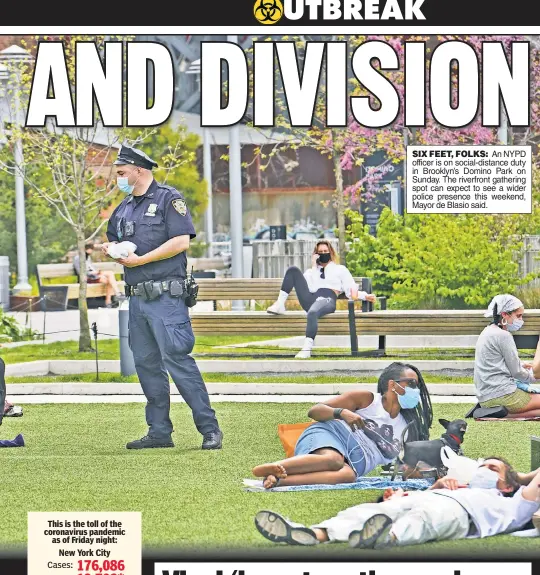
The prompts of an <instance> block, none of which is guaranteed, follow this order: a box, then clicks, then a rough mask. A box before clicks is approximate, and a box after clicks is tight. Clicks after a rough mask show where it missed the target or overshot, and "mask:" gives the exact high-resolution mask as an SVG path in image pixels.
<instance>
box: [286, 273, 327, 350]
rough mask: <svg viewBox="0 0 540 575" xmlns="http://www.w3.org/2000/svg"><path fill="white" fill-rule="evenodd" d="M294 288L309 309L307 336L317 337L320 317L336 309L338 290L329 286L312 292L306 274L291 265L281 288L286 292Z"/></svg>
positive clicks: (299, 299) (302, 303) (299, 298)
mask: <svg viewBox="0 0 540 575" xmlns="http://www.w3.org/2000/svg"><path fill="white" fill-rule="evenodd" d="M293 288H294V289H295V291H296V296H297V297H298V301H299V302H300V305H301V306H302V308H303V309H304V311H307V327H306V337H310V338H311V339H315V336H316V335H317V328H318V325H319V318H320V317H322V316H323V315H328V314H329V313H334V312H335V311H336V300H337V295H336V292H335V291H334V290H331V289H328V288H322V289H319V290H317V291H316V292H315V293H313V292H310V291H309V287H308V284H307V281H306V278H305V277H304V274H303V273H302V271H301V270H300V269H299V268H297V267H291V268H289V269H288V270H287V271H286V272H285V277H284V278H283V283H282V284H281V290H282V291H284V292H287V293H291V291H292V289H293Z"/></svg>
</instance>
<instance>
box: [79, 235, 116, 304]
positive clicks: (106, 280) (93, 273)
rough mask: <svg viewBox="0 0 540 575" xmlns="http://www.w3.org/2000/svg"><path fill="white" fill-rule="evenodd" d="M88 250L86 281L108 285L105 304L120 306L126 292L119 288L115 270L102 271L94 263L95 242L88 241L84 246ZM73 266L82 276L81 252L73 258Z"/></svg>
mask: <svg viewBox="0 0 540 575" xmlns="http://www.w3.org/2000/svg"><path fill="white" fill-rule="evenodd" d="M84 250H85V252H86V281H87V282H88V283H89V284H96V283H98V284H99V283H101V284H105V285H106V286H107V292H106V294H105V305H106V307H108V308H112V307H118V305H119V303H120V301H121V300H123V299H124V294H123V293H122V292H121V291H120V289H119V288H118V282H117V281H116V278H115V276H114V272H112V271H110V270H107V271H100V270H98V269H96V268H95V267H94V265H93V263H92V258H91V256H92V252H93V251H94V244H93V243H90V242H89V243H87V244H86V245H85V246H84ZM73 267H74V268H75V273H76V274H77V275H78V276H79V278H80V277H81V262H80V258H79V254H77V255H76V256H75V257H74V258H73Z"/></svg>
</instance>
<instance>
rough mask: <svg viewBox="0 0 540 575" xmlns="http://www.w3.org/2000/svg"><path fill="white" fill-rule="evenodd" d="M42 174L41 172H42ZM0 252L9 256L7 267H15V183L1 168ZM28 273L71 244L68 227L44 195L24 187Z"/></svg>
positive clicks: (15, 268) (63, 253)
mask: <svg viewBox="0 0 540 575" xmlns="http://www.w3.org/2000/svg"><path fill="white" fill-rule="evenodd" d="M42 177H43V176H42ZM0 188H1V189H2V201H1V202H0V254H2V255H5V256H8V257H9V263H10V271H11V273H12V274H13V276H15V274H16V270H17V229H16V220H15V215H16V214H15V183H14V178H13V176H12V175H11V174H7V173H5V172H1V171H0ZM25 215H26V239H27V252H28V268H29V273H30V274H32V273H33V272H34V269H35V266H36V265H37V264H40V263H47V262H51V261H57V260H58V259H60V258H62V257H63V256H64V255H65V254H66V252H67V251H68V250H69V248H70V247H71V245H72V244H73V237H72V232H71V228H70V227H69V225H68V224H67V223H66V222H65V221H64V220H62V218H61V217H60V216H58V214H57V213H56V211H55V210H54V209H53V208H52V207H51V206H50V204H48V203H47V202H46V201H45V200H44V199H43V198H41V197H40V196H38V195H37V194H35V193H33V191H32V190H27V193H26V201H25Z"/></svg>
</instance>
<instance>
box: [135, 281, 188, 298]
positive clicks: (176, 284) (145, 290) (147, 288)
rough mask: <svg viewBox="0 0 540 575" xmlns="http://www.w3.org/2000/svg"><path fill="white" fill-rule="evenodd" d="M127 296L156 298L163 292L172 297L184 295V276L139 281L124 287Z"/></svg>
mask: <svg viewBox="0 0 540 575" xmlns="http://www.w3.org/2000/svg"><path fill="white" fill-rule="evenodd" d="M124 289H125V293H126V296H127V297H130V296H133V295H136V296H140V297H142V298H143V299H145V300H154V299H158V298H159V297H160V296H161V295H162V294H163V293H164V292H169V293H170V295H171V296H172V297H184V298H185V297H186V295H187V294H186V290H185V287H184V278H172V279H167V280H159V281H157V280H150V281H146V282H140V283H138V284H137V285H134V286H130V285H127V284H126V285H125V287H124Z"/></svg>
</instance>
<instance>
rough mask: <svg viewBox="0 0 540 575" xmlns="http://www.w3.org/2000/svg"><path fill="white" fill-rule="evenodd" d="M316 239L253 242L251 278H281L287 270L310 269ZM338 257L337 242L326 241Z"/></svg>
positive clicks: (334, 239)
mask: <svg viewBox="0 0 540 575" xmlns="http://www.w3.org/2000/svg"><path fill="white" fill-rule="evenodd" d="M317 241H319V240H316V239H309V240H308V239H305V240H256V241H254V242H253V277H254V278H282V277H283V276H284V275H285V271H286V270H287V268H289V267H291V266H297V267H298V268H300V269H301V270H305V269H307V268H310V267H311V256H312V254H313V250H314V249H315V244H316V243H317ZM327 241H328V242H330V244H332V246H333V248H334V249H335V250H336V252H337V253H338V255H339V247H338V240H337V239H336V238H328V239H327Z"/></svg>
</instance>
